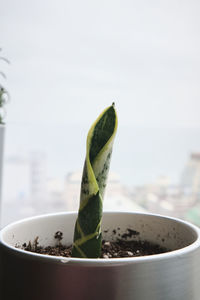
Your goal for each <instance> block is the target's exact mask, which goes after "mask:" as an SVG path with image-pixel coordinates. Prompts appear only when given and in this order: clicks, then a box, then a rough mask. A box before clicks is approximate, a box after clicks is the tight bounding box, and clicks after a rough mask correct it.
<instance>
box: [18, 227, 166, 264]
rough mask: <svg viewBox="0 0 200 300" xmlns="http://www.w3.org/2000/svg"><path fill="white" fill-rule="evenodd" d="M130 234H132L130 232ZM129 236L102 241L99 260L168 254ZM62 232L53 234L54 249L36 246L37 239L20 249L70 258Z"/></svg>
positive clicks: (69, 251)
mask: <svg viewBox="0 0 200 300" xmlns="http://www.w3.org/2000/svg"><path fill="white" fill-rule="evenodd" d="M131 234H132V232H131ZM131 234H129V235H127V236H124V237H123V238H125V239H118V240H117V241H104V240H103V242H102V253H101V258H108V259H109V258H122V257H138V256H146V255H153V254H159V253H165V252H169V251H170V250H169V249H166V248H164V247H161V246H159V245H157V244H153V243H150V242H148V241H129V240H126V238H127V237H130V236H131ZM62 236H63V234H62V232H56V233H55V236H54V237H55V239H56V240H57V243H58V244H57V245H56V246H55V247H51V246H48V247H45V248H43V247H41V246H39V245H38V238H36V239H35V242H34V244H33V245H31V243H29V244H28V245H27V244H26V243H24V244H23V246H22V249H24V250H27V251H30V252H34V253H39V254H46V255H53V256H64V257H71V251H72V246H68V247H66V246H64V245H62V243H61V240H62Z"/></svg>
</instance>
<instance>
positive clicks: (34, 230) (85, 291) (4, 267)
mask: <svg viewBox="0 0 200 300" xmlns="http://www.w3.org/2000/svg"><path fill="white" fill-rule="evenodd" d="M75 219H76V214H75V213H57V214H50V215H44V216H38V217H34V218H29V219H25V220H22V221H19V222H16V223H13V224H11V225H8V226H7V227H5V228H4V229H3V230H2V231H1V233H0V282H1V288H0V295H1V299H2V300H11V299H15V300H16V299H17V300H18V299H19V300H25V299H26V300H43V299H45V300H68V299H69V300H72V299H75V300H79V299H80V300H102V299H109V300H133V299H134V300H149V299H152V300H199V299H200V231H199V229H198V228H197V227H195V226H193V225H191V224H189V223H187V222H184V221H181V220H178V219H174V218H169V217H164V216H159V215H152V214H140V213H124V212H121V213H120V212H106V213H104V215H103V223H102V232H103V235H104V238H105V239H106V240H108V239H115V238H116V237H117V235H113V230H114V229H117V232H120V233H124V232H125V231H126V229H127V228H131V229H133V230H136V231H138V232H139V233H140V234H139V235H138V236H135V239H142V240H146V239H147V240H149V241H152V242H156V243H159V244H160V245H161V246H164V247H167V248H169V249H171V250H173V251H171V252H167V253H163V254H157V255H152V256H144V257H136V258H114V259H80V258H64V257H53V256H45V255H41V254H35V253H31V252H26V251H24V250H21V249H19V248H15V246H16V245H22V244H23V243H24V242H26V243H28V242H29V241H31V242H33V241H34V239H35V238H36V237H37V236H38V237H39V244H40V245H42V246H47V245H55V239H54V234H55V232H56V231H58V230H60V231H62V232H63V234H64V238H63V240H62V242H63V244H66V245H69V244H71V243H72V239H73V232H74V223H75ZM119 228H120V229H119ZM105 230H106V231H107V230H108V232H107V233H105V232H104V231H105Z"/></svg>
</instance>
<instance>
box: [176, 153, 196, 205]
mask: <svg viewBox="0 0 200 300" xmlns="http://www.w3.org/2000/svg"><path fill="white" fill-rule="evenodd" d="M180 185H181V187H182V189H184V191H185V193H187V194H188V195H192V196H193V197H195V198H196V200H200V153H192V154H191V155H190V158H189V160H188V162H187V164H186V166H185V168H184V170H183V173H182V176H181V182H180Z"/></svg>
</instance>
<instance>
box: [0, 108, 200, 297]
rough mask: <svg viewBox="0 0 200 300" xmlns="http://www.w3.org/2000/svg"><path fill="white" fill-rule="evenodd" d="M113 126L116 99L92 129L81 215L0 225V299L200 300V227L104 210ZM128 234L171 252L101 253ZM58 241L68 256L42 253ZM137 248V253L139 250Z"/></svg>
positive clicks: (164, 218) (88, 146)
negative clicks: (112, 255)
mask: <svg viewBox="0 0 200 300" xmlns="http://www.w3.org/2000/svg"><path fill="white" fill-rule="evenodd" d="M105 128H106V132H105V130H104V129H105ZM116 128H117V117H116V113H115V108H114V105H112V106H110V107H109V108H107V109H106V110H105V111H104V112H103V113H102V114H101V115H100V117H99V118H98V119H97V121H96V122H95V123H94V125H93V126H92V127H91V129H90V131H89V134H88V138H87V153H86V161H85V165H84V171H83V178H82V186H81V200H80V208H79V213H78V215H77V214H76V213H73V212H69V213H56V214H49V215H43V216H37V217H33V218H28V219H25V220H22V221H18V222H15V223H13V224H10V225H8V226H7V227H5V228H4V229H3V230H2V231H1V233H0V284H1V287H0V295H1V296H2V299H4V300H9V299H20V300H24V299H29V300H33V299H34V300H40V299H41V300H42V299H47V300H55V299H56V300H66V299H77V300H79V299H81V300H85V299H87V300H90V299H91V300H94V299H95V300H100V299H109V300H110V299H111V300H132V299H137V300H147V299H159V300H175V299H176V300H179V299H180V300H189V299H193V300H198V299H199V294H200V287H199V282H200V232H199V229H198V228H197V227H195V226H194V225H192V224H189V223H187V222H184V221H181V220H178V219H175V218H169V217H165V216H160V215H153V214H140V213H132V212H107V213H104V214H103V216H102V198H103V194H104V189H105V184H106V177H107V172H108V167H109V162H110V157H111V152H112V144H113V141H114V136H115V133H116ZM73 231H74V235H73ZM54 233H56V234H55V236H54ZM125 236H126V238H127V239H128V240H129V239H132V240H133V241H136V242H138V243H139V242H140V243H141V244H144V243H145V241H148V242H150V243H151V244H153V245H155V244H156V245H159V247H161V248H163V249H164V248H165V249H167V251H165V253H159V254H152V255H146V256H136V257H132V255H131V257H124V258H111V259H109V258H108V257H107V258H99V256H100V249H101V239H102V238H103V239H104V240H106V241H108V242H110V243H111V242H115V241H116V240H117V239H119V238H121V237H125ZM61 239H62V240H61ZM56 240H57V243H58V245H59V248H62V245H70V244H72V256H71V257H63V256H58V255H56V256H51V255H44V254H41V253H38V252H37V250H38V249H44V247H46V246H49V247H50V248H53V247H54V246H55V243H56ZM61 243H62V245H61ZM27 245H28V246H27ZM104 245H105V244H104ZM23 247H24V248H27V247H28V248H29V250H31V251H26V250H25V249H23ZM41 247H42V248H41ZM49 247H48V248H47V249H49ZM34 251H35V252H34ZM133 251H135V252H136V254H137V251H138V250H137V249H133ZM129 252H130V251H129Z"/></svg>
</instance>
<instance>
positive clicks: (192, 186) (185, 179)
mask: <svg viewBox="0 0 200 300" xmlns="http://www.w3.org/2000/svg"><path fill="white" fill-rule="evenodd" d="M4 169H5V170H4V181H3V183H4V185H3V186H4V188H3V197H2V198H3V203H2V226H4V225H6V224H8V223H10V222H12V221H15V220H18V219H20V218H24V217H29V216H34V215H37V214H43V213H51V212H59V211H72V210H73V211H77V210H78V206H79V194H80V184H81V175H82V170H78V171H76V170H72V171H71V172H68V173H66V175H65V177H64V178H59V177H54V178H53V177H52V178H50V177H49V175H48V171H47V169H48V168H47V156H46V154H45V153H43V152H32V153H31V154H30V155H28V156H27V158H25V157H21V156H20V155H16V156H10V157H6V159H5V168H4ZM10 183H12V184H10ZM11 186H12V188H11ZM104 210H124V211H138V212H147V211H148V212H152V213H158V214H164V215H168V216H173V217H179V218H182V219H184V220H188V221H191V222H193V223H194V224H196V225H199V226H200V153H198V152H195V153H191V154H190V155H189V157H188V160H187V161H185V165H183V168H182V172H181V173H180V175H179V182H178V183H176V184H174V183H172V182H171V181H170V178H169V177H168V176H167V175H166V176H159V177H158V178H157V179H156V180H155V181H154V182H152V183H149V184H143V185H142V184H141V185H135V186H130V185H129V186H126V185H124V184H123V183H122V182H121V179H120V175H119V174H118V173H115V172H112V171H111V172H110V174H109V178H108V183H107V190H106V195H105V199H104Z"/></svg>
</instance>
